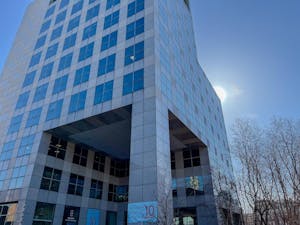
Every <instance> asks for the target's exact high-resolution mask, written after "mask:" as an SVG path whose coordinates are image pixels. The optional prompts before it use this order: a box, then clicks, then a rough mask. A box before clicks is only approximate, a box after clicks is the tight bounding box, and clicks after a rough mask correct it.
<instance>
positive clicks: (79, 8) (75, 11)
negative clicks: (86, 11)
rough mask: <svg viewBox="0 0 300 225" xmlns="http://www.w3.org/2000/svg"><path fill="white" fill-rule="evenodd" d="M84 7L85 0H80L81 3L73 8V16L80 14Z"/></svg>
mask: <svg viewBox="0 0 300 225" xmlns="http://www.w3.org/2000/svg"><path fill="white" fill-rule="evenodd" d="M82 6H83V0H80V1H79V2H77V3H75V4H74V5H73V7H72V12H71V15H73V14H75V13H77V12H79V11H80V10H81V9H82Z"/></svg>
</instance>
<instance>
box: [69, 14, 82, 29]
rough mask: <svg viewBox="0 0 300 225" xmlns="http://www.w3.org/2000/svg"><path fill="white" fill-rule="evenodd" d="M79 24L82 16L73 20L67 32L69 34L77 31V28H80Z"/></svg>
mask: <svg viewBox="0 0 300 225" xmlns="http://www.w3.org/2000/svg"><path fill="white" fill-rule="evenodd" d="M79 22H80V15H79V16H76V17H75V18H74V19H71V20H70V22H69V24H68V28H67V31H68V32H69V31H71V30H73V29H75V28H76V27H78V26H79Z"/></svg>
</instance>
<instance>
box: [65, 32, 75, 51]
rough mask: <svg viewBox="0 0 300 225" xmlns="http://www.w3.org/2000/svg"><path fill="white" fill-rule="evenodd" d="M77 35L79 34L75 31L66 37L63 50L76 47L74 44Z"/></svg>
mask: <svg viewBox="0 0 300 225" xmlns="http://www.w3.org/2000/svg"><path fill="white" fill-rule="evenodd" d="M76 37H77V34H76V33H75V34H72V35H70V36H69V37H67V38H66V39H65V42H64V47H63V51H64V50H66V49H69V48H71V47H74V45H75V43H76Z"/></svg>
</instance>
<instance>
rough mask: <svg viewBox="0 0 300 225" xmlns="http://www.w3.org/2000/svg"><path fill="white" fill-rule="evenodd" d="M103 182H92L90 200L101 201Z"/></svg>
mask: <svg viewBox="0 0 300 225" xmlns="http://www.w3.org/2000/svg"><path fill="white" fill-rule="evenodd" d="M102 188H103V182H102V181H100V180H94V179H92V181H91V189H90V198H96V199H101V196H102Z"/></svg>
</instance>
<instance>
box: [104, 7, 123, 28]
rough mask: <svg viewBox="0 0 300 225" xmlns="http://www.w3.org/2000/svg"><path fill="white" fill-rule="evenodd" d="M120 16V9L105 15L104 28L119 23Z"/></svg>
mask: <svg viewBox="0 0 300 225" xmlns="http://www.w3.org/2000/svg"><path fill="white" fill-rule="evenodd" d="M119 16H120V11H119V10H118V11H116V12H114V13H112V14H110V15H108V16H106V17H105V19H104V28H103V29H104V30H105V29H107V28H109V27H111V26H113V25H115V24H117V23H119Z"/></svg>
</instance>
